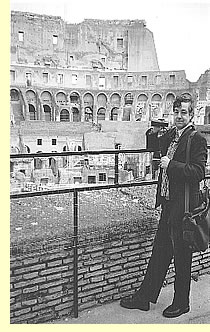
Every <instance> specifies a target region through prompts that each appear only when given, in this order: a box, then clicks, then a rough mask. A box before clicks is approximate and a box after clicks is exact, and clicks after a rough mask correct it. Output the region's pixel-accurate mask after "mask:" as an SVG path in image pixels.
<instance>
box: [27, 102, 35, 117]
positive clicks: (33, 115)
mask: <svg viewBox="0 0 210 332" xmlns="http://www.w3.org/2000/svg"><path fill="white" fill-rule="evenodd" d="M28 109H29V119H30V120H37V115H36V109H35V107H34V105H32V104H28Z"/></svg>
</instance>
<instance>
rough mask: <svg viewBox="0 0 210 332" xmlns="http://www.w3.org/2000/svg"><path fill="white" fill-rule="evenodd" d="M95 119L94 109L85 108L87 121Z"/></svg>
mask: <svg viewBox="0 0 210 332" xmlns="http://www.w3.org/2000/svg"><path fill="white" fill-rule="evenodd" d="M92 121H93V111H92V109H91V108H90V107H86V108H85V122H92Z"/></svg>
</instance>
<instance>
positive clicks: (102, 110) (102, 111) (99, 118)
mask: <svg viewBox="0 0 210 332" xmlns="http://www.w3.org/2000/svg"><path fill="white" fill-rule="evenodd" d="M105 114H106V110H105V108H103V107H101V108H99V110H98V113H97V121H103V120H105Z"/></svg>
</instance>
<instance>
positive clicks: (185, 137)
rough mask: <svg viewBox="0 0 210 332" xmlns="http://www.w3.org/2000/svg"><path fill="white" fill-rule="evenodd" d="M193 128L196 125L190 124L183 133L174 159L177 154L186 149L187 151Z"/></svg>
mask: <svg viewBox="0 0 210 332" xmlns="http://www.w3.org/2000/svg"><path fill="white" fill-rule="evenodd" d="M193 130H194V127H193V126H190V127H188V128H186V130H185V131H184V132H183V133H182V135H181V136H180V138H179V142H178V146H177V149H176V151H175V153H174V156H173V159H175V158H176V156H177V155H179V154H181V153H182V152H183V151H184V150H185V151H186V147H187V140H188V136H189V135H190V133H191V132H192V131H193Z"/></svg>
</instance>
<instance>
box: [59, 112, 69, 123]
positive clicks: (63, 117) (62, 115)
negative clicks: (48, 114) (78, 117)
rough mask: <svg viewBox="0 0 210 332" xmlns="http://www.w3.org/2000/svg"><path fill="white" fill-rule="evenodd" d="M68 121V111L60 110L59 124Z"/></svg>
mask: <svg viewBox="0 0 210 332" xmlns="http://www.w3.org/2000/svg"><path fill="white" fill-rule="evenodd" d="M69 120H70V117H69V111H67V110H65V109H64V110H62V111H61V112H60V122H68V121H69Z"/></svg>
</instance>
